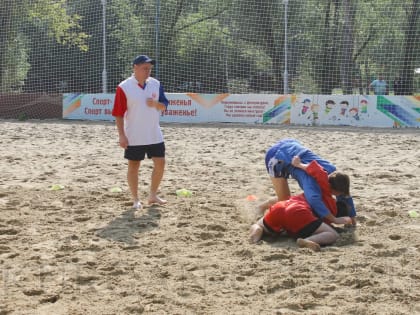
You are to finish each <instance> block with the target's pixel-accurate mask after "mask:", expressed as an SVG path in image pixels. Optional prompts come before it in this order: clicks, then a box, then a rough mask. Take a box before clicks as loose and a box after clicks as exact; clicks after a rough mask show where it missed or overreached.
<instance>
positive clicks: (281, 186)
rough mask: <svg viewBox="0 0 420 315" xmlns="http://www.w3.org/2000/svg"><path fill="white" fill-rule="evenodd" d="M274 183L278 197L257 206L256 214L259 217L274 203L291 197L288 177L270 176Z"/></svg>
mask: <svg viewBox="0 0 420 315" xmlns="http://www.w3.org/2000/svg"><path fill="white" fill-rule="evenodd" d="M270 179H271V182H272V183H273V187H274V191H275V192H276V197H272V198H270V199H269V200H267V201H265V202H264V203H262V204H260V205H258V206H257V208H256V209H255V215H256V216H257V217H259V216H261V215H264V212H265V210H267V209H268V208H270V207H271V206H272V205H274V204H275V203H276V202H277V201H282V200H287V199H289V198H290V188H289V184H288V182H287V179H286V178H275V177H270Z"/></svg>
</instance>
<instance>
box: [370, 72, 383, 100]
mask: <svg viewBox="0 0 420 315" xmlns="http://www.w3.org/2000/svg"><path fill="white" fill-rule="evenodd" d="M372 88H373V93H375V95H387V94H388V84H387V83H386V81H385V80H384V77H383V76H382V75H379V77H378V79H376V80H373V81H372V82H371V83H370V84H369V86H368V89H372Z"/></svg>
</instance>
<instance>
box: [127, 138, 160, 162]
mask: <svg viewBox="0 0 420 315" xmlns="http://www.w3.org/2000/svg"><path fill="white" fill-rule="evenodd" d="M146 154H147V157H148V158H149V159H151V158H154V157H165V143H164V142H161V143H155V144H148V145H133V146H128V147H127V149H125V151H124V157H125V158H126V159H127V160H132V161H142V160H144V157H145V156H146Z"/></svg>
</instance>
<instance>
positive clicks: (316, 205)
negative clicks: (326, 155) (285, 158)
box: [292, 156, 351, 224]
mask: <svg viewBox="0 0 420 315" xmlns="http://www.w3.org/2000/svg"><path fill="white" fill-rule="evenodd" d="M292 165H293V166H294V167H296V168H300V169H301V170H303V171H305V173H306V174H307V175H309V176H312V174H313V175H315V176H313V177H312V178H313V179H314V180H315V181H316V184H318V187H315V186H314V185H313V184H312V183H311V179H304V180H303V182H304V183H305V184H304V183H302V185H305V186H306V187H302V188H303V193H304V195H305V198H306V200H307V201H308V203H309V205H310V206H311V207H312V209H314V211H315V212H316V213H317V214H318V216H319V217H320V218H321V219H327V220H328V221H330V222H333V223H336V224H348V223H351V219H350V218H349V217H341V218H336V217H335V216H333V215H332V214H331V211H330V210H329V209H328V208H327V206H326V205H325V203H324V201H323V200H322V194H331V192H330V191H329V188H328V187H329V183H328V174H327V173H326V172H325V171H324V170H323V169H322V168H321V166H320V165H319V164H318V163H317V162H316V161H312V162H311V163H309V164H303V163H302V162H301V160H300V158H299V157H298V156H295V157H293V159H292ZM318 179H319V181H318Z"/></svg>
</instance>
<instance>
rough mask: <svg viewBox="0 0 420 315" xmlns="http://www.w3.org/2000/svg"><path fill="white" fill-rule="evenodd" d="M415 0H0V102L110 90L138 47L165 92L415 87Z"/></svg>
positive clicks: (418, 59) (418, 82) (401, 90)
mask: <svg viewBox="0 0 420 315" xmlns="http://www.w3.org/2000/svg"><path fill="white" fill-rule="evenodd" d="M419 2H420V1H419V0H397V1H395V0H392V1H391V0H322V1H321V0H288V1H286V0H266V1H256V0H190V1H183V0H165V1H160V0H138V1H134V0H3V1H1V2H0V25H1V27H0V42H1V45H0V69H1V71H0V92H1V93H2V95H3V97H2V98H1V102H2V106H7V105H8V104H7V97H4V95H10V94H14V95H15V94H16V93H43V94H48V95H53V94H59V93H65V92H80V93H101V92H109V93H113V92H114V91H115V87H116V86H117V84H118V83H119V82H120V81H121V80H123V79H124V78H126V77H127V76H129V75H130V73H131V61H132V59H133V57H134V56H136V55H138V54H147V55H149V56H151V57H153V58H155V59H156V60H157V65H156V66H155V68H154V74H153V75H154V76H155V77H157V78H158V79H159V80H160V81H161V82H162V83H163V85H164V86H165V90H166V91H167V92H198V93H222V92H229V93H266V92H269V93H280V94H283V93H295V94H298V93H306V94H367V93H372V91H370V90H368V89H367V87H368V85H369V83H370V82H372V81H373V80H374V79H377V78H378V77H379V76H382V77H383V79H384V80H385V81H386V82H387V93H390V94H393V93H394V94H413V93H418V92H419V90H420V78H419V77H420V74H419V73H418V72H416V69H417V71H419V68H420V53H419V52H420V41H419V29H420V22H419V21H420V19H419V7H420V6H419ZM397 77H399V79H398V80H397V79H396V78H397ZM394 83H396V84H394Z"/></svg>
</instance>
